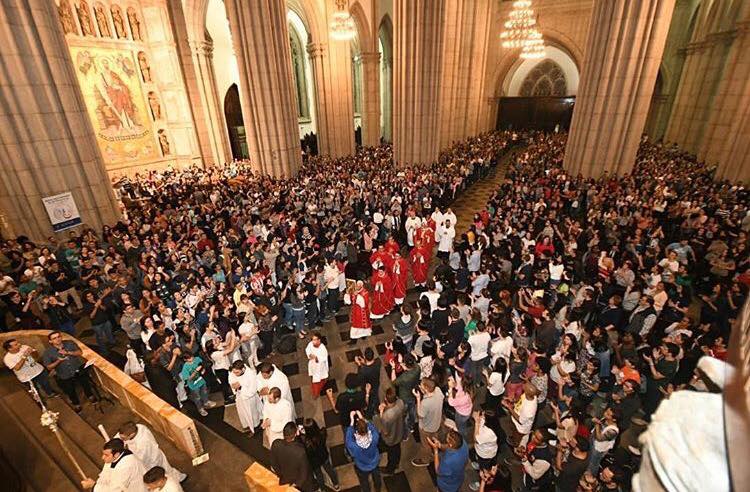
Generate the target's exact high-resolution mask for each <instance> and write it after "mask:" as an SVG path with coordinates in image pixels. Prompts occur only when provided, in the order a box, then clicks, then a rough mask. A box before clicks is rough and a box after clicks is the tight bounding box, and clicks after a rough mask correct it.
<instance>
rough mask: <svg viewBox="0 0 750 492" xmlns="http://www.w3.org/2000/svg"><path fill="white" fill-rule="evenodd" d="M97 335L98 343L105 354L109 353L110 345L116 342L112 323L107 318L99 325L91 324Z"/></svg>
mask: <svg viewBox="0 0 750 492" xmlns="http://www.w3.org/2000/svg"><path fill="white" fill-rule="evenodd" d="M91 329H92V330H94V334H95V335H96V344H97V345H98V346H99V350H100V351H101V353H102V354H103V355H107V354H109V345H114V344H115V337H114V335H112V323H111V322H110V321H109V320H107V321H105V322H104V323H102V324H99V325H91Z"/></svg>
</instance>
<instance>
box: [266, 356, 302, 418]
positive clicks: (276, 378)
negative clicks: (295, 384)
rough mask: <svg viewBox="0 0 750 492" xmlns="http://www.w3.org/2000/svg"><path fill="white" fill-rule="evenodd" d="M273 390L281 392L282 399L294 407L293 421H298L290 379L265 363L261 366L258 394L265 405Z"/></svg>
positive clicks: (279, 370)
mask: <svg viewBox="0 0 750 492" xmlns="http://www.w3.org/2000/svg"><path fill="white" fill-rule="evenodd" d="M271 388H279V390H281V398H283V399H284V400H286V401H288V402H289V405H291V407H292V420H296V419H297V412H295V410H294V398H293V397H292V390H291V388H290V387H289V378H288V377H286V374H284V373H283V372H281V369H279V368H278V367H276V366H275V365H273V364H271V363H270V362H264V363H263V364H261V366H260V377H259V378H258V394H259V395H260V397H261V400H262V401H263V405H265V404H266V403H268V392H269V391H270V390H271Z"/></svg>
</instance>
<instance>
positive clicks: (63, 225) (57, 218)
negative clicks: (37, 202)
mask: <svg viewBox="0 0 750 492" xmlns="http://www.w3.org/2000/svg"><path fill="white" fill-rule="evenodd" d="M42 202H43V203H44V208H45V209H47V215H49V220H50V222H52V229H53V230H54V231H55V232H60V231H64V230H65V229H70V228H71V227H75V226H77V225H78V224H80V223H81V215H80V214H79V213H78V207H77V206H76V202H75V200H74V199H73V194H72V193H71V192H69V191H67V192H65V193H60V194H59V195H54V196H47V197H44V198H42Z"/></svg>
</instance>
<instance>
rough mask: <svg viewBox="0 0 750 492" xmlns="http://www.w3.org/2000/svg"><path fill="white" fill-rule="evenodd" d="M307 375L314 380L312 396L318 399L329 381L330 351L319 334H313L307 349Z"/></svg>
mask: <svg viewBox="0 0 750 492" xmlns="http://www.w3.org/2000/svg"><path fill="white" fill-rule="evenodd" d="M305 354H306V355H307V373H308V374H309V375H310V377H311V378H312V389H311V391H312V396H313V398H315V399H317V398H318V396H320V392H321V391H322V390H323V388H324V387H325V385H326V381H327V380H328V349H327V348H326V346H325V345H324V344H323V338H322V336H321V335H320V333H319V332H317V331H316V332H314V333H313V334H312V340H311V341H310V343H308V344H307V347H306V348H305Z"/></svg>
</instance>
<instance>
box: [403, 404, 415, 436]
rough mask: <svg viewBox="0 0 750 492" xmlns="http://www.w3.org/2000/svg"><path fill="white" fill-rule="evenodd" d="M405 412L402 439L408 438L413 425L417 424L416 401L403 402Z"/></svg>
mask: <svg viewBox="0 0 750 492" xmlns="http://www.w3.org/2000/svg"><path fill="white" fill-rule="evenodd" d="M404 403H405V404H406V412H404V421H405V425H404V439H406V438H407V437H409V433H410V432H411V431H412V429H414V424H416V423H417V402H416V401H405V400H404Z"/></svg>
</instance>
